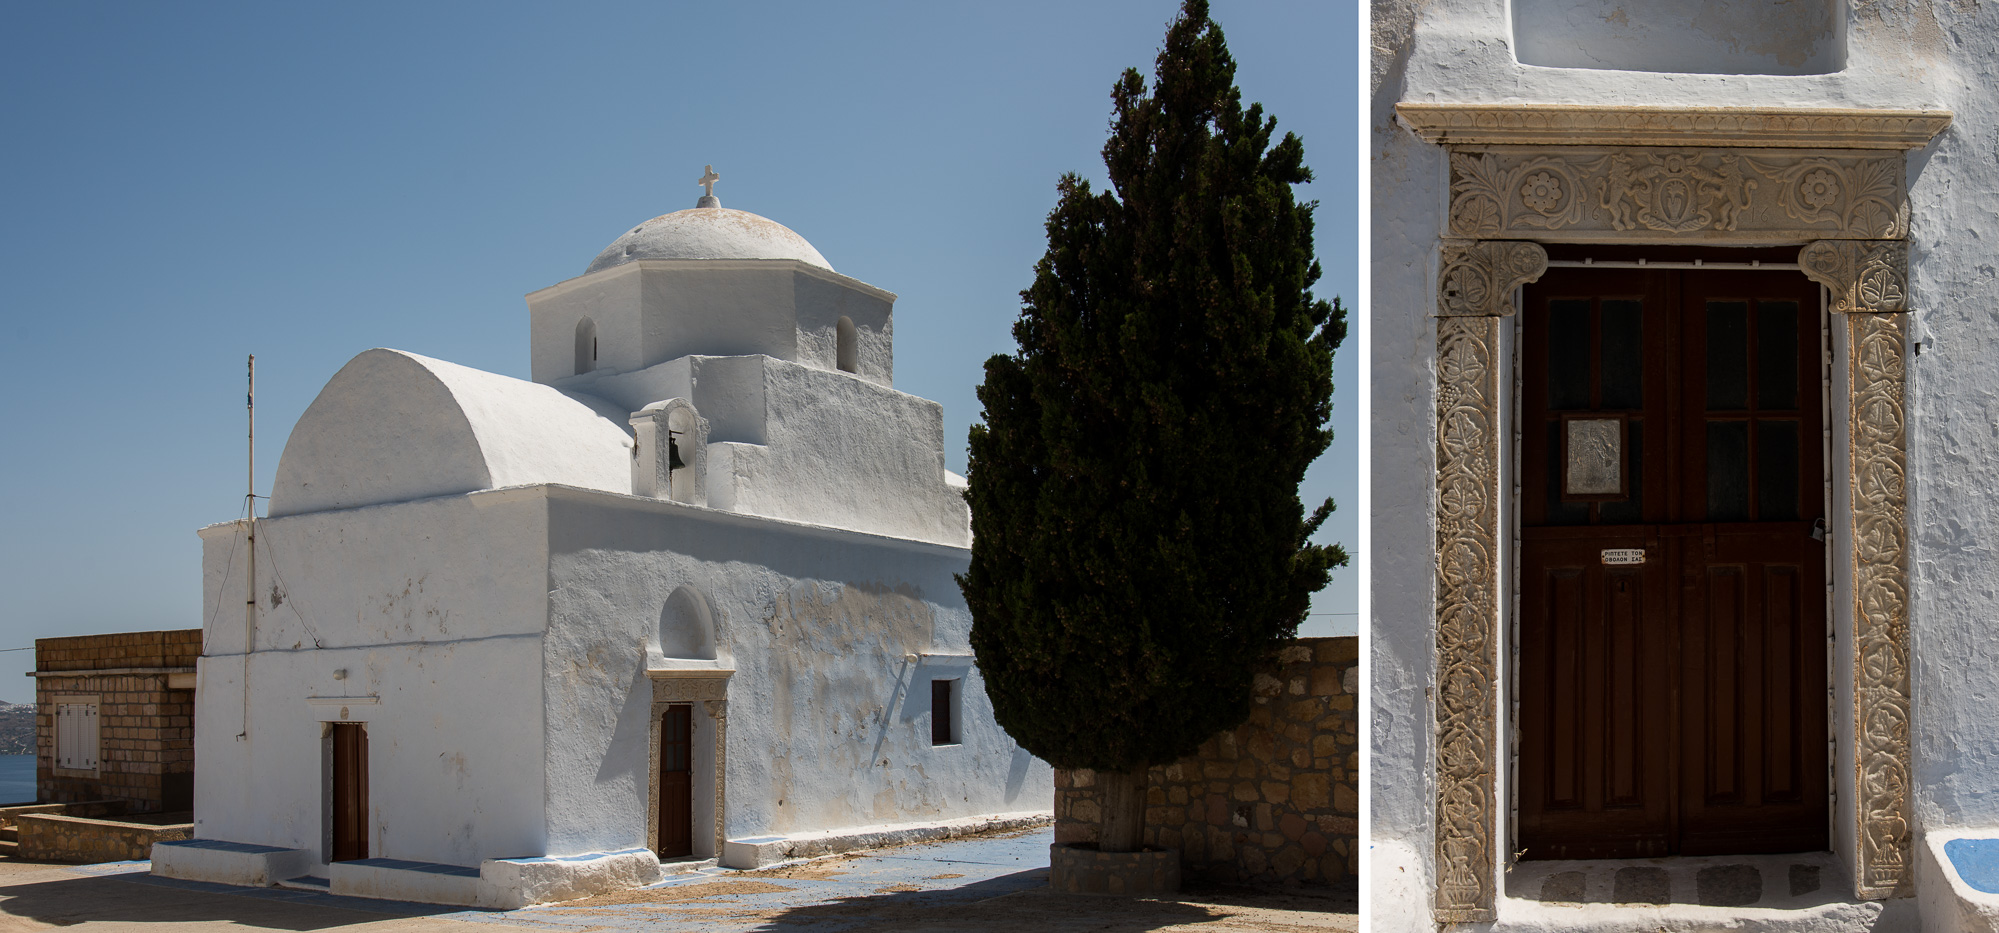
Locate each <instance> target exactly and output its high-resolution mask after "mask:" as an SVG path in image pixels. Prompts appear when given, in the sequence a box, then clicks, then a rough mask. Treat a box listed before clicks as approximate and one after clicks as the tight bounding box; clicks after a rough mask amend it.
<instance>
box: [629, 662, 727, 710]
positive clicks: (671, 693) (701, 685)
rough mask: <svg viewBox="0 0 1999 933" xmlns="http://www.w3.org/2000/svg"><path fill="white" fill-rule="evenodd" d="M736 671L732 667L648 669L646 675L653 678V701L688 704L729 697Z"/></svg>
mask: <svg viewBox="0 0 1999 933" xmlns="http://www.w3.org/2000/svg"><path fill="white" fill-rule="evenodd" d="M734 673H735V671H730V670H713V669H709V668H691V669H686V670H652V671H646V676H647V677H648V678H651V680H652V701H653V702H654V703H685V702H688V701H691V700H726V699H728V698H729V676H730V675H732V674H734Z"/></svg>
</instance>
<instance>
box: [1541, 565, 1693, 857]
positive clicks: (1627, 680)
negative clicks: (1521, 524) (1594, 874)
mask: <svg viewBox="0 0 1999 933" xmlns="http://www.w3.org/2000/svg"><path fill="white" fill-rule="evenodd" d="M1544 531H1545V530H1544ZM1579 531H1582V529H1559V530H1557V532H1558V533H1556V534H1552V535H1550V534H1541V535H1535V536H1532V537H1531V538H1530V539H1529V540H1527V541H1524V542H1523V550H1524V557H1523V566H1527V567H1533V568H1536V569H1535V571H1534V573H1533V576H1532V577H1530V578H1527V579H1523V581H1522V600H1521V602H1522V605H1523V607H1526V606H1536V607H1543V609H1542V611H1540V612H1537V613H1536V614H1535V615H1534V616H1533V617H1531V618H1523V619H1522V625H1521V652H1520V659H1521V660H1520V664H1521V669H1520V678H1521V685H1522V689H1521V705H1520V709H1521V722H1520V727H1521V741H1522V748H1523V754H1522V756H1521V773H1522V786H1523V788H1525V790H1523V793H1522V798H1521V801H1520V814H1521V834H1520V843H1521V845H1522V847H1523V848H1525V849H1527V850H1528V851H1529V853H1530V855H1529V857H1531V858H1622V857H1640V856H1652V855H1664V854H1666V853H1667V852H1668V850H1669V849H1670V846H1671V840H1670V838H1669V837H1668V835H1667V832H1666V824H1667V822H1668V810H1669V808H1670V806H1671V786H1672V781H1671V762H1670V759H1669V758H1668V756H1667V748H1668V745H1669V743H1668V742H1667V738H1668V736H1667V733H1668V729H1669V720H1670V716H1671V708H1670V704H1669V703H1668V702H1667V690H1668V689H1669V686H1668V680H1669V678H1668V677H1667V676H1666V669H1667V665H1664V664H1662V663H1660V660H1659V659H1660V658H1661V657H1662V655H1660V652H1661V651H1663V650H1666V646H1665V644H1664V642H1665V639H1664V638H1662V637H1661V635H1662V632H1663V629H1662V626H1661V624H1660V623H1661V621H1662V619H1663V617H1664V616H1665V609H1666V605H1667V596H1666V594H1665V592H1664V591H1665V590H1666V589H1667V586H1666V581H1667V579H1668V576H1667V574H1666V572H1665V567H1664V565H1663V564H1658V563H1653V562H1651V561H1648V562H1647V563H1646V564H1641V565H1635V566H1614V567H1606V566H1604V565H1603V563H1602V548H1604V547H1634V548H1643V547H1644V546H1645V540H1644V539H1643V538H1642V537H1635V536H1634V537H1628V538H1617V537H1604V536H1602V535H1595V536H1591V537H1589V538H1588V539H1582V540H1579V537H1580V536H1578V535H1577V534H1576V533H1577V532H1579ZM1523 611H1524V610H1523Z"/></svg>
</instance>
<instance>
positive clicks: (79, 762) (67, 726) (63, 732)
mask: <svg viewBox="0 0 1999 933" xmlns="http://www.w3.org/2000/svg"><path fill="white" fill-rule="evenodd" d="M97 752H98V741H97V701H95V700H87V701H72V702H67V703H57V704H56V767H58V768H66V769H69V770H72V771H95V770H97Z"/></svg>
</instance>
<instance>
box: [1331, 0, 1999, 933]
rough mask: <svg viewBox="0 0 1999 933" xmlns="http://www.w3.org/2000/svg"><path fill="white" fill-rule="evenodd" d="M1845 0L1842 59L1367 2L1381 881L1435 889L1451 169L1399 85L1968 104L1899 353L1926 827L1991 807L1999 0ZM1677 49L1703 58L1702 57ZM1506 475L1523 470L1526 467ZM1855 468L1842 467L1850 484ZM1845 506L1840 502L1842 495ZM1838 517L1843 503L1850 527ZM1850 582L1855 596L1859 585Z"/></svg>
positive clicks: (1840, 730) (1705, 102) (1597, 96)
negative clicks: (1437, 501)
mask: <svg viewBox="0 0 1999 933" xmlns="http://www.w3.org/2000/svg"><path fill="white" fill-rule="evenodd" d="M1523 10H1524V8H1523ZM1841 17H1842V18H1843V22H1842V23H1840V24H1838V25H1839V26H1840V28H1842V29H1843V30H1844V34H1845V45H1846V60H1845V67H1844V69H1843V70H1841V71H1838V72H1837V73H1831V74H1823V75H1801V76H1786V75H1755V74H1749V75H1727V74H1694V73H1674V72H1664V71H1661V72H1642V71H1615V70H1603V69H1588V70H1585V69H1573V68H1554V67H1540V66H1535V65H1525V64H1521V63H1520V62H1519V61H1517V60H1516V58H1515V45H1514V40H1513V36H1514V32H1513V30H1514V27H1515V25H1516V23H1517V22H1518V21H1517V20H1516V19H1515V18H1514V17H1513V16H1510V15H1509V12H1508V8H1507V5H1506V4H1505V3H1503V2H1500V0H1376V2H1375V3H1374V4H1373V20H1372V42H1373V46H1374V58H1373V62H1372V86H1371V94H1372V96H1371V101H1370V127H1369V133H1370V149H1371V163H1372V165H1371V185H1372V192H1371V205H1372V225H1373V230H1372V236H1371V241H1372V243H1373V246H1372V254H1371V259H1370V263H1371V272H1372V278H1371V288H1372V292H1371V306H1370V328H1371V334H1372V338H1371V339H1372V343H1371V346H1370V348H1369V352H1370V354H1371V356H1370V359H1371V372H1370V380H1371V389H1372V398H1373V404H1374V408H1375V410H1374V413H1373V414H1374V418H1373V422H1372V426H1371V428H1370V432H1371V433H1370V444H1371V458H1372V464H1373V466H1372V472H1371V475H1372V477H1373V479H1372V480H1371V483H1372V485H1371V490H1370V496H1371V502H1370V507H1371V517H1370V521H1371V522H1372V532H1371V540H1372V542H1373V547H1374V548H1375V555H1376V558H1377V559H1376V561H1375V562H1374V565H1373V566H1374V567H1375V570H1374V574H1373V578H1372V580H1371V581H1370V586H1372V588H1373V589H1372V593H1371V605H1372V606H1373V607H1374V610H1373V612H1374V619H1373V625H1372V631H1373V632H1374V633H1375V634H1374V638H1373V643H1372V644H1371V645H1370V652H1371V658H1372V669H1371V673H1370V677H1371V679H1372V683H1373V685H1374V686H1373V688H1372V689H1373V696H1372V700H1373V712H1372V719H1371V730H1370V743H1371V748H1372V761H1373V764H1372V768H1373V778H1372V781H1373V782H1372V795H1373V797H1372V800H1373V802H1372V827H1373V829H1372V831H1371V832H1372V834H1373V836H1374V837H1375V839H1376V840H1377V841H1378V842H1379V843H1381V845H1379V846H1377V848H1376V849H1375V851H1376V852H1377V853H1378V857H1377V860H1376V862H1375V866H1374V868H1373V871H1374V872H1375V873H1376V876H1377V878H1376V882H1375V883H1376V884H1377V890H1382V889H1381V888H1380V887H1379V885H1380V883H1381V882H1380V880H1379V879H1380V876H1381V873H1382V872H1384V871H1395V872H1397V873H1398V875H1407V874H1410V873H1414V874H1415V875H1418V876H1420V877H1421V878H1422V883H1423V885H1424V888H1423V890H1425V891H1429V890H1431V888H1430V882H1429V876H1430V875H1431V874H1432V873H1433V872H1434V850H1433V844H1434V838H1433V833H1434V828H1433V822H1432V814H1431V810H1432V807H1433V806H1434V799H1435V788H1434V785H1433V783H1432V770H1433V765H1432V761H1433V759H1434V757H1435V752H1434V748H1433V747H1432V746H1431V744H1430V734H1431V733H1430V730H1431V727H1432V721H1433V713H1432V698H1431V696H1430V691H1431V689H1432V688H1433V687H1434V685H1435V671H1434V667H1433V663H1432V654H1433V652H1434V621H1433V612H1434V609H1433V586H1434V584H1433V579H1432V578H1433V575H1434V560H1433V557H1432V548H1433V546H1434V545H1433V536H1434V521H1433V518H1432V516H1434V514H1435V509H1434V501H1433V498H1434V472H1433V471H1434V464H1435V457H1436V455H1435V446H1436V435H1435V407H1434V406H1435V398H1434V392H1435V385H1436V373H1435V360H1434V357H1435V330H1434V321H1433V319H1432V318H1431V317H1430V315H1431V312H1432V309H1433V308H1434V306H1435V301H1436V297H1435V296H1436V284H1435V276H1436V261H1437V248H1438V242H1439V240H1438V238H1439V236H1440V234H1441V232H1442V223H1443V219H1444V214H1445V208H1446V201H1447V193H1448V192H1447V189H1446V165H1445V160H1444V154H1443V151H1442V149H1441V148H1439V147H1436V146H1431V145H1428V144H1426V143H1423V142H1421V141H1420V140H1418V139H1417V138H1415V137H1414V136H1413V135H1412V134H1410V133H1409V132H1407V131H1406V130H1403V129H1401V128H1399V127H1398V126H1396V124H1395V122H1394V114H1393V109H1392V108H1393V106H1394V105H1395V104H1396V103H1397V102H1400V101H1410V102H1459V103H1471V102H1492V103H1497V102H1508V103H1549V104H1594V105H1617V106H1682V107H1711V106H1740V107H1801V108H1802V107H1876V108H1892V109H1943V110H1950V111H1953V112H1954V113H1955V115H1956V116H1955V119H1954V122H1953V124H1952V126H1951V127H1950V128H1949V129H1948V130H1947V131H1945V132H1944V133H1943V134H1942V135H1941V136H1939V137H1938V139H1937V140H1936V141H1935V142H1933V143H1932V144H1931V146H1930V147H1929V148H1927V149H1924V150H1918V151H1916V152H1913V153H1911V154H1910V155H1909V156H1908V158H1907V176H1908V179H1909V193H1910V209H1911V218H1912V219H1911V224H1910V227H1911V239H1910V250H1909V267H1910V268H1909V272H1910V281H1909V294H1910V306H1911V307H1912V308H1914V309H1915V311H1914V314H1913V317H1914V321H1915V326H1914V328H1913V330H1914V332H1915V334H1916V335H1917V338H1918V339H1919V340H1920V341H1921V342H1922V349H1921V353H1920V354H1919V355H1911V356H1910V357H1909V358H1908V360H1907V365H1908V423H1909V434H1908V444H1909V460H1908V462H1909V476H1908V482H1909V503H1910V518H1909V525H1910V532H1911V537H1912V541H1911V548H1910V571H1911V582H1912V593H1911V594H1910V599H1911V612H1910V624H1911V635H1910V643H1911V645H1912V648H1913V660H1912V691H1913V695H1914V707H1913V712H1912V717H1913V723H1912V725H1911V742H1912V756H1913V759H1914V766H1915V787H1914V788H1913V794H1912V796H1913V801H1914V814H1913V817H1914V822H1915V825H1914V826H1913V827H1912V828H1913V829H1914V830H1915V831H1916V832H1917V834H1918V835H1917V837H1916V840H1915V842H1916V844H1917V845H1920V844H1921V843H1920V838H1921V837H1920V834H1921V833H1922V832H1924V831H1926V830H1930V829H1935V828H1939V827H1953V826H1966V825H1984V824H1992V823H1995V822H1999V819H1995V817H1999V767H1995V765H1999V719H1995V718H1994V717H1992V716H1991V715H1990V709H1991V705H1990V704H1991V698H1992V697H1994V696H1999V666H1995V665H1993V664H1991V663H1989V661H1990V658H1991V657H1992V652H1993V641H1992V635H1991V627H1990V619H1991V618H1992V616H1993V611H1994V607H1993V601H1994V598H1995V594H1999V561H1995V560H1994V559H1993V557H1994V555H1993V553H1992V550H1993V546H1992V542H1993V540H1994V535H1995V534H1999V514H1995V512H1996V511H1999V510H1995V507H1994V506H1992V505H1991V504H1990V503H1989V502H1988V501H1987V500H1988V497H1985V496H1983V495H1980V493H1981V492H1982V491H1983V490H1987V489H1992V488H1999V430H1995V428H1994V427H1993V425H1994V423H1995V420H1994V412H1995V411H1999V372H1995V370H1994V369H1993V367H1991V366H1990V365H1989V361H1990V360H1991V359H1993V358H1994V351H1995V350H1999V317H1995V315H1994V314H1993V313H1992V310H1991V303H1990V295H1991V294H1992V293H1993V291H1994V288H1995V284H1999V283H1995V279H1999V259H1995V257H1994V249H1993V247H1992V245H1991V242H1992V240H1993V238H1994V237H1995V236H1999V209H1995V208H1994V207H1993V205H1994V204H1999V163H1995V162H1994V161H1993V160H1992V159H1990V158H1989V157H1988V155H1987V153H1989V151H1990V150H1991V149H1992V148H1993V145H1994V143H1995V142H1999V82H1995V81H1994V80H1993V78H1994V72H1995V71H1999V8H1994V7H1992V6H1990V5H1984V6H1977V5H1972V4H1953V3H1929V2H1911V3H1906V4H1884V3H1872V2H1855V3H1852V4H1850V5H1844V7H1843V12H1842V13H1841ZM1675 67H1684V68H1688V69H1694V70H1698V69H1699V68H1701V67H1708V65H1703V64H1702V63H1701V62H1699V61H1698V60H1691V59H1690V60H1689V61H1688V62H1687V63H1686V64H1685V65H1679V66H1675ZM1835 324H1836V325H1837V324H1838V322H1837V321H1835ZM1838 397H1839V396H1835V398H1836V399H1837V398H1838ZM1837 407H1838V406H1837V405H1835V409H1837ZM1842 457H1843V454H1841V453H1839V452H1838V449H1837V448H1836V450H1835V457H1834V463H1835V464H1836V466H1835V469H1836V470H1838V469H1843V468H1844V465H1843V463H1842V462H1841V458H1842ZM1503 485H1504V486H1506V487H1507V488H1510V486H1511V480H1510V479H1507V480H1504V481H1503ZM1844 485H1845V483H1844V481H1843V479H1840V480H1839V481H1838V482H1837V483H1836V488H1838V487H1843V486H1844ZM1835 506H1836V508H1841V509H1843V508H1844V502H1843V498H1842V500H1841V501H1840V502H1836V503H1835ZM1835 514H1840V513H1838V512H1836V513H1835ZM1843 533H1844V531H1843V529H1840V528H1839V527H1838V525H1837V523H1835V534H1836V535H1839V534H1843ZM1835 543H1836V544H1837V543H1839V542H1838V541H1837V539H1835ZM1842 572H1843V571H1842ZM1503 579H1510V575H1509V577H1507V578H1503ZM1839 598H1840V599H1841V600H1842V601H1845V602H1850V595H1849V594H1847V593H1845V592H1844V591H1843V592H1842V593H1841V594H1839ZM1509 601H1510V600H1509ZM1835 611H1836V613H1841V612H1844V613H1846V614H1845V615H1843V616H1836V624H1837V625H1842V626H1845V628H1844V630H1845V631H1847V632H1850V631H1851V614H1850V612H1849V611H1847V610H1845V609H1842V608H1838V604H1836V609H1835ZM1847 650H1848V649H1846V648H1844V647H1835V649H1834V651H1835V653H1836V657H1835V659H1834V662H1835V664H1836V665H1837V666H1835V667H1834V668H1833V670H1834V672H1835V675H1836V676H1835V677H1834V678H1833V682H1834V684H1835V685H1836V688H1835V689H1836V690H1839V691H1842V692H1841V693H1839V694H1837V695H1836V696H1835V702H1837V703H1839V704H1842V707H1841V709H1839V710H1836V711H1835V715H1834V717H1833V721H1834V723H1835V724H1836V726H1835V729H1836V735H1837V739H1838V741H1839V742H1841V743H1842V744H1841V747H1840V749H1839V753H1838V755H1837V756H1836V757H1835V759H1834V760H1835V762H1840V763H1841V764H1837V765H1836V772H1835V780H1836V781H1837V782H1838V786H1839V788H1840V796H1841V800H1842V803H1841V804H1840V807H1841V809H1840V811H1839V815H1838V819H1837V821H1838V823H1839V824H1840V825H1839V826H1838V827H1836V828H1835V833H1836V834H1839V835H1836V845H1842V846H1850V845H1851V830H1850V827H1851V825H1852V814H1851V810H1850V806H1851V803H1850V801H1851V799H1852V783H1851V782H1852V776H1851V774H1850V773H1842V772H1843V771H1845V770H1847V769H1850V761H1851V752H1850V749H1851V746H1850V744H1847V743H1850V742H1851V741H1852V726H1851V723H1850V722H1842V719H1844V718H1846V717H1847V716H1848V715H1850V714H1848V713H1846V712H1844V710H1846V709H1850V708H1851V707H1850V705H1848V704H1850V703H1851V696H1850V691H1851V684H1850V683H1843V682H1842V681H1844V680H1846V679H1848V677H1849V675H1848V674H1846V673H1845V672H1847V671H1850V670H1851V657H1850V655H1848V654H1844V652H1845V651H1847ZM1504 734H1505V732H1504V731H1502V735H1504ZM1504 805H1505V802H1502V807H1504ZM1848 851H1850V849H1849V850H1848ZM1394 853H1401V856H1400V857H1399V858H1398V857H1396V856H1395V855H1394ZM1383 855H1386V856H1388V857H1386V858H1383V857H1381V856H1383ZM1401 859H1413V860H1414V862H1413V864H1401V863H1400V861H1401ZM1384 862H1386V863H1389V864H1384ZM1399 883H1400V881H1399V880H1398V884H1399ZM1424 904H1427V898H1426V899H1425V901H1424ZM1384 922H1387V923H1388V925H1387V926H1382V925H1380V924H1382V923H1384ZM1428 922H1429V919H1428V914H1427V907H1426V906H1416V907H1414V908H1413V909H1412V910H1411V911H1410V913H1408V914H1407V915H1405V916H1402V917H1401V918H1400V919H1399V920H1395V919H1393V917H1392V916H1389V915H1384V916H1380V917H1377V918H1376V920H1375V921H1374V923H1375V925H1376V928H1379V929H1416V928H1418V927H1422V926H1426V925H1427V924H1428Z"/></svg>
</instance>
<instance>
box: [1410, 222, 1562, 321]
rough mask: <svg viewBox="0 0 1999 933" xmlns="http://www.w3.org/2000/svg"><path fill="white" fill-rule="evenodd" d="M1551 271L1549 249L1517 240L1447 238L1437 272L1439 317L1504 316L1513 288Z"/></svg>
mask: <svg viewBox="0 0 1999 933" xmlns="http://www.w3.org/2000/svg"><path fill="white" fill-rule="evenodd" d="M1546 271H1548V251H1547V250H1545V249H1542V248H1541V246H1540V244H1538V243H1525V242H1520V241H1515V240H1465V241H1447V242H1445V244H1444V264H1443V269H1442V271H1441V272H1440V273H1439V274H1438V276H1437V315H1438V316H1439V317H1463V316H1467V315H1470V316H1475V317H1504V316H1506V315H1509V314H1512V313H1513V290H1514V289H1515V288H1518V287H1520V286H1521V285H1525V284H1526V283H1528V282H1532V281H1534V280H1535V279H1538V278H1540V277H1541V273H1543V272H1546Z"/></svg>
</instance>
